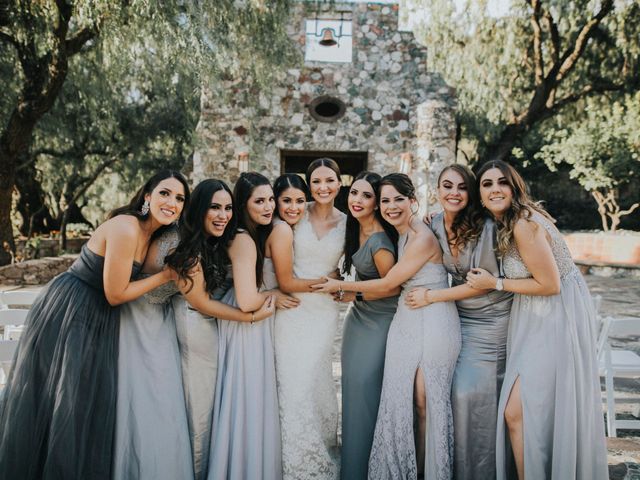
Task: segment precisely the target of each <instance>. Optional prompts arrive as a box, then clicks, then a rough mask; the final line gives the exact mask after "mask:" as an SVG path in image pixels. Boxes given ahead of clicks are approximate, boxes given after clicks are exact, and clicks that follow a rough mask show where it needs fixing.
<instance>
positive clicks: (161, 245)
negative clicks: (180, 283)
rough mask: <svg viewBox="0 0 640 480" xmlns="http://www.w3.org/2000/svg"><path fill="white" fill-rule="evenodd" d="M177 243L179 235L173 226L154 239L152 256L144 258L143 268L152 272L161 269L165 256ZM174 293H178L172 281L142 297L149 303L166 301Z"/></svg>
mask: <svg viewBox="0 0 640 480" xmlns="http://www.w3.org/2000/svg"><path fill="white" fill-rule="evenodd" d="M178 243H180V237H179V236H178V230H177V229H175V228H172V229H169V230H167V231H166V232H164V233H163V234H162V235H160V236H159V237H158V238H157V239H155V240H154V245H155V246H156V251H155V253H154V255H153V257H151V258H147V259H146V260H145V264H144V268H145V270H147V271H154V272H157V271H160V270H162V268H163V267H164V263H165V258H166V256H167V255H169V253H170V252H171V251H172V250H173V249H175V248H176V247H177V246H178ZM143 275H148V274H143ZM176 293H178V287H176V284H175V283H174V282H167V283H165V284H163V285H160V286H159V287H158V288H155V289H153V290H151V291H150V292H149V293H147V294H145V296H144V298H146V299H147V301H148V302H149V303H166V302H168V301H169V299H170V298H171V297H172V296H173V295H175V294H176Z"/></svg>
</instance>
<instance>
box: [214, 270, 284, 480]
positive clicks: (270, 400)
mask: <svg viewBox="0 0 640 480" xmlns="http://www.w3.org/2000/svg"><path fill="white" fill-rule="evenodd" d="M263 284H264V288H265V289H266V290H269V289H272V288H275V287H276V286H277V282H276V278H275V273H274V269H273V264H272V262H271V259H269V258H266V259H265V264H264V279H263ZM222 301H223V302H225V303H227V304H228V305H231V306H234V307H235V306H237V302H236V298H235V289H234V288H232V289H231V290H229V291H228V292H227V293H226V294H225V296H224V297H223V298H222ZM273 322H274V319H273V317H269V318H267V319H265V320H260V321H256V322H253V323H251V322H234V321H230V320H222V319H218V331H219V345H218V379H217V382H216V391H215V400H214V407H213V426H212V432H211V435H212V437H211V447H210V454H209V473H208V477H207V478H208V479H209V480H225V479H226V480H240V479H243V480H279V479H281V478H282V448H281V441H280V417H279V414H278V395H277V390H276V369H275V357H274V351H273Z"/></svg>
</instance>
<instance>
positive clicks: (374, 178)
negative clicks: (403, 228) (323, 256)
mask: <svg viewBox="0 0 640 480" xmlns="http://www.w3.org/2000/svg"><path fill="white" fill-rule="evenodd" d="M381 178H382V177H380V175H378V174H377V173H374V172H360V173H359V174H358V175H357V176H356V177H355V178H354V179H353V182H352V183H351V185H353V184H354V183H356V182H357V181H358V180H364V181H365V182H367V183H368V184H369V185H371V188H372V189H373V193H374V194H375V197H376V205H377V204H379V203H380V180H381ZM374 217H375V219H376V221H378V222H379V223H380V225H381V226H382V228H383V229H384V233H386V234H387V237H389V239H390V240H391V241H392V242H393V247H394V252H393V253H394V256H396V257H397V254H398V252H397V244H398V231H397V230H396V229H395V228H393V226H392V225H391V224H390V223H389V222H387V221H386V220H385V219H383V218H382V214H381V213H380V209H379V208H377V209H376V210H375V211H374ZM359 248H360V223H359V222H358V220H357V219H356V218H355V217H354V216H353V214H352V213H351V210H349V209H347V227H346V231H345V241H344V263H343V265H342V273H345V274H346V273H349V271H350V270H351V265H353V255H354V254H355V253H356V252H357V251H358V249H359Z"/></svg>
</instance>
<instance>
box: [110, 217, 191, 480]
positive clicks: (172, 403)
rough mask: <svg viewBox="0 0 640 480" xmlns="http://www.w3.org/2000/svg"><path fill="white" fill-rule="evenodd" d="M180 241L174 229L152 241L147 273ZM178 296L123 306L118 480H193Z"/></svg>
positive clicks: (161, 291)
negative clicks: (176, 306)
mask: <svg viewBox="0 0 640 480" xmlns="http://www.w3.org/2000/svg"><path fill="white" fill-rule="evenodd" d="M178 238H179V237H178V232H177V229H175V228H173V229H171V230H168V231H167V232H165V233H163V235H162V236H161V237H159V238H158V239H156V240H155V241H154V243H153V244H152V245H151V247H149V251H148V252H147V257H146V259H145V263H144V266H143V269H142V271H143V274H147V275H148V274H153V273H156V272H159V271H161V270H162V268H163V266H164V259H165V257H166V256H167V254H168V253H169V251H170V250H173V249H174V248H175V247H176V245H177V244H178ZM176 293H178V289H177V288H176V286H175V284H174V283H173V282H170V283H166V284H164V285H162V286H160V287H158V288H156V289H155V290H153V291H151V292H149V293H147V294H146V295H145V296H144V297H142V298H139V299H137V300H134V301H132V302H129V303H127V304H125V305H123V306H122V311H121V314H120V340H119V343H120V347H119V349H120V354H119V357H118V399H117V406H116V434H115V443H114V445H115V458H114V462H113V478H114V479H116V480H119V479H122V480H135V479H145V478H154V479H167V480H170V479H175V478H185V479H186V478H193V466H192V463H191V448H190V444H189V430H188V427H187V412H186V409H185V404H184V394H183V391H182V374H181V371H180V353H179V351H178V341H177V338H176V324H175V318H174V315H173V308H172V303H171V297H172V296H173V295H174V294H176Z"/></svg>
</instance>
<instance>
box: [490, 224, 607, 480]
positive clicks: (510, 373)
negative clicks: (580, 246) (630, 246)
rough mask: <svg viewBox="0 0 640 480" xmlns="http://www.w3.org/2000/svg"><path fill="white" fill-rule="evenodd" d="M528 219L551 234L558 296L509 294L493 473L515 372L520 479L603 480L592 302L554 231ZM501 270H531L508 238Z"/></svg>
mask: <svg viewBox="0 0 640 480" xmlns="http://www.w3.org/2000/svg"><path fill="white" fill-rule="evenodd" d="M532 221H534V222H536V223H537V224H538V225H539V226H540V228H545V229H546V230H547V232H548V234H549V236H550V237H551V250H552V252H553V257H554V259H555V261H556V264H557V265H558V271H559V272H560V281H561V286H560V293H559V294H558V295H551V296H545V297H542V296H532V295H520V294H516V295H514V299H513V308H512V310H511V325H510V326H509V336H508V340H507V368H506V371H505V376H504V382H503V385H502V392H501V394H500V403H499V405H498V420H499V421H498V432H497V442H496V456H497V465H496V466H497V474H498V479H499V480H504V479H505V478H507V463H508V461H509V460H510V458H511V456H512V454H511V449H510V447H509V441H508V433H507V430H506V425H505V422H504V421H503V419H504V411H505V406H506V404H507V400H508V399H509V394H510V393H511V389H512V388H513V385H514V383H515V382H516V380H517V379H518V378H520V396H521V399H522V410H523V415H524V425H523V430H524V470H525V478H527V479H538V478H541V479H547V480H549V479H551V480H566V479H577V480H603V479H606V478H609V477H608V471H607V452H606V448H605V438H604V420H603V415H602V401H601V399H600V381H599V379H598V365H597V361H596V354H595V350H596V348H595V337H596V332H597V327H596V325H597V323H596V314H595V311H594V308H593V302H592V300H591V295H590V294H589V289H588V288H587V285H586V283H585V281H584V279H583V278H582V274H581V273H580V271H579V270H578V269H577V267H576V266H575V265H574V263H573V260H572V259H571V252H569V249H568V248H567V245H566V244H565V242H564V240H563V238H562V235H561V234H560V232H559V231H558V230H557V229H556V228H555V227H554V226H553V224H552V223H551V222H550V221H549V220H548V219H547V218H546V217H543V216H542V215H541V214H539V213H534V214H533V215H532ZM504 271H505V274H506V275H507V278H528V277H531V273H529V271H528V270H527V268H526V266H525V264H524V262H523V261H522V258H521V257H520V254H519V253H518V250H517V249H516V248H515V245H512V246H511V248H510V249H509V250H508V251H507V253H506V254H505V257H504Z"/></svg>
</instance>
